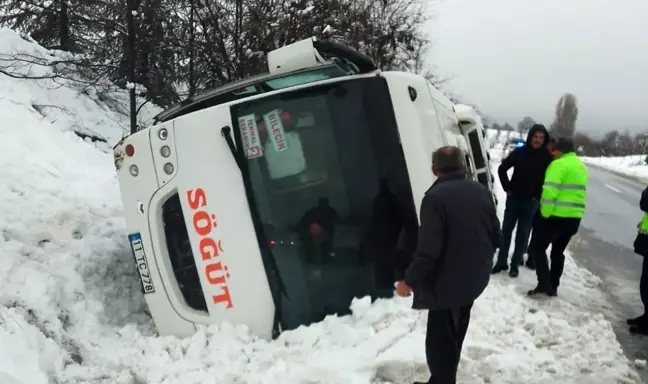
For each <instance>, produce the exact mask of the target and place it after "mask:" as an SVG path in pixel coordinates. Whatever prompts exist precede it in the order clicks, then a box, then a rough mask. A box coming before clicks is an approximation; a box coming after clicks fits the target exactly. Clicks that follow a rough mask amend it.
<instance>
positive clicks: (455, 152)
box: [432, 145, 464, 173]
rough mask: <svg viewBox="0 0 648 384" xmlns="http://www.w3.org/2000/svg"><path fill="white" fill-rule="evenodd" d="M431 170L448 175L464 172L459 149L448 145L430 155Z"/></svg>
mask: <svg viewBox="0 0 648 384" xmlns="http://www.w3.org/2000/svg"><path fill="white" fill-rule="evenodd" d="M432 168H433V169H434V170H436V171H437V172H439V173H450V172H458V171H463V170H464V162H463V157H462V154H461V149H459V148H457V147H455V146H452V145H448V146H445V147H441V148H439V149H437V150H436V151H434V153H433V154H432Z"/></svg>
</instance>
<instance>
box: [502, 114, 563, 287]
mask: <svg viewBox="0 0 648 384" xmlns="http://www.w3.org/2000/svg"><path fill="white" fill-rule="evenodd" d="M548 143H549V133H548V132H547V129H546V128H545V127H544V126H543V125H542V124H535V125H534V126H533V127H531V129H530V130H529V134H528V135H527V139H526V145H524V146H523V147H521V148H516V149H515V150H513V152H511V153H510V154H509V155H508V156H507V157H506V158H505V159H504V160H503V161H502V164H500V166H499V168H498V170H497V173H498V174H499V178H500V182H501V183H502V189H504V191H505V192H506V194H507V196H506V209H505V211H504V220H503V222H502V246H501V247H500V250H499V255H498V257H497V262H496V263H495V267H494V268H493V273H499V272H502V271H505V270H507V269H508V268H509V266H508V256H509V247H510V245H511V237H512V235H513V228H515V225H516V224H517V232H516V234H515V249H514V250H513V257H512V258H511V271H510V272H509V275H510V276H511V277H517V276H518V275H519V270H518V266H519V265H520V264H522V262H523V255H524V252H525V251H526V249H527V246H528V243H529V235H530V234H531V228H532V226H533V218H534V216H535V215H536V212H537V210H538V201H539V200H540V195H541V194H542V184H543V182H544V175H545V172H546V171H547V167H549V163H551V160H552V158H551V154H550V153H549V151H548V150H547V144H548ZM511 168H514V170H513V177H511V179H510V180H509V178H508V175H507V172H508V170H509V169H511Z"/></svg>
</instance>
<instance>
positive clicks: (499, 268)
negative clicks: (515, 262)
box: [491, 263, 508, 275]
mask: <svg viewBox="0 0 648 384" xmlns="http://www.w3.org/2000/svg"><path fill="white" fill-rule="evenodd" d="M507 270H508V265H506V264H499V263H497V264H495V266H494V267H493V271H491V274H493V275H494V274H496V273H500V272H502V271H507Z"/></svg>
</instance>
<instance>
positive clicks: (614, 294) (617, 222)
mask: <svg viewBox="0 0 648 384" xmlns="http://www.w3.org/2000/svg"><path fill="white" fill-rule="evenodd" d="M589 171H590V182H589V186H588V188H587V195H588V197H587V209H586V212H585V217H584V219H583V221H582V223H581V228H580V231H579V234H578V235H576V236H575V237H574V239H573V240H572V244H570V248H569V249H570V251H571V252H572V254H573V256H574V259H575V260H576V262H577V263H578V264H580V265H581V266H583V267H585V268H587V269H588V270H590V271H591V272H592V273H594V274H595V275H597V276H598V277H600V278H601V280H602V282H603V284H602V286H601V288H602V289H603V291H604V293H605V294H606V295H607V296H608V299H609V301H610V303H611V307H612V308H613V309H612V310H611V311H606V312H608V313H606V316H607V317H608V319H609V320H610V322H611V323H612V325H613V327H614V329H615V332H616V333H617V338H618V339H619V341H620V342H621V344H622V346H623V348H624V351H625V353H626V356H628V358H629V359H631V360H634V359H648V337H643V336H634V335H630V334H629V333H628V327H627V326H626V324H625V320H626V319H627V318H630V317H635V316H638V315H640V314H641V313H642V310H643V307H642V304H641V300H640V298H639V276H640V274H641V266H642V262H643V258H641V257H640V256H638V255H636V254H635V253H634V252H633V251H632V243H633V241H634V238H635V235H636V233H637V232H636V231H637V228H636V226H637V223H638V222H639V221H640V220H641V215H642V213H641V211H640V209H639V198H640V196H641V192H642V191H643V189H644V188H645V185H643V184H642V183H640V182H638V181H635V180H633V179H629V178H625V177H623V176H619V175H617V174H614V173H610V172H608V171H605V170H602V169H600V168H596V167H592V166H590V167H589ZM640 373H642V376H644V377H643V379H644V382H645V383H648V372H646V371H644V372H640Z"/></svg>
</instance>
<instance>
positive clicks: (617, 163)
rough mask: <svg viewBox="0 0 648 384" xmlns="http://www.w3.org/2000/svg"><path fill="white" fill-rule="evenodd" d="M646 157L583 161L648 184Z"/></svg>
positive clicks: (588, 158) (589, 158)
mask: <svg viewBox="0 0 648 384" xmlns="http://www.w3.org/2000/svg"><path fill="white" fill-rule="evenodd" d="M646 156H648V155H631V156H614V157H605V156H601V157H583V161H584V162H585V163H587V164H591V165H594V166H598V167H602V168H605V169H608V170H610V171H612V172H616V173H620V174H622V175H627V176H631V177H634V178H637V179H639V180H642V181H646V182H648V164H646Z"/></svg>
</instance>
